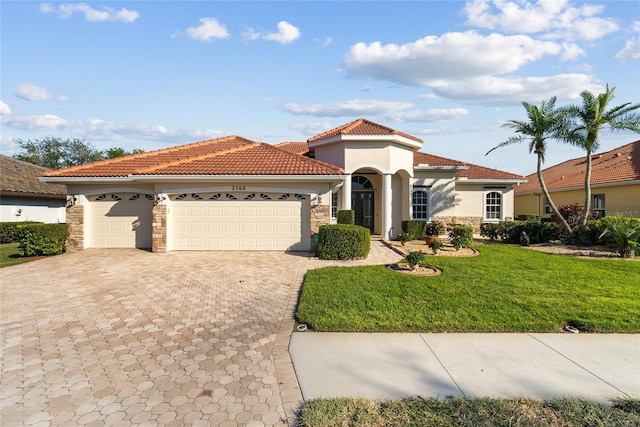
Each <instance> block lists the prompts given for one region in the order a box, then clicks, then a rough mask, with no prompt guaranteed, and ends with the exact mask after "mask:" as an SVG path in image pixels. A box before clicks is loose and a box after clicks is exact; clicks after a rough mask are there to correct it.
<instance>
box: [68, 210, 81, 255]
mask: <svg viewBox="0 0 640 427" xmlns="http://www.w3.org/2000/svg"><path fill="white" fill-rule="evenodd" d="M67 229H68V230H69V237H68V238H67V251H68V252H74V251H79V250H81V249H84V206H82V205H73V206H67Z"/></svg>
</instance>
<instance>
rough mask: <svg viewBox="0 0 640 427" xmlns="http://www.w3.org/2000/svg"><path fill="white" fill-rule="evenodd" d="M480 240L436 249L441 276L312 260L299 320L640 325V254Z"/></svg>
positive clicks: (475, 327)
mask: <svg viewBox="0 0 640 427" xmlns="http://www.w3.org/2000/svg"><path fill="white" fill-rule="evenodd" d="M478 249H479V251H480V255H479V256H477V257H472V258H446V257H429V258H427V260H428V262H429V263H430V264H431V265H433V266H435V267H438V268H439V269H441V270H442V274H441V275H440V276H435V277H416V276H409V275H405V274H398V273H394V272H391V271H388V270H387V269H385V267H384V266H382V265H378V266H366V267H326V268H321V269H318V270H311V271H309V272H307V275H306V277H305V281H304V285H303V288H302V292H301V295H300V301H299V304H298V309H297V313H296V316H297V320H298V321H299V322H301V323H306V324H307V325H309V326H310V327H311V328H313V329H315V330H317V331H349V332H357V331H369V332H382V331H387V332H418V331H419V332H427V331H432V332H559V331H560V330H561V329H562V327H563V326H565V325H571V326H574V327H577V328H578V329H580V330H582V331H587V332H608V333H611V332H636V333H637V332H640V304H638V301H640V262H637V261H624V260H617V259H616V260H609V259H606V260H605V259H585V258H574V257H567V256H562V255H554V254H546V253H540V252H536V251H531V250H528V249H523V248H520V247H514V246H506V245H482V246H479V247H478Z"/></svg>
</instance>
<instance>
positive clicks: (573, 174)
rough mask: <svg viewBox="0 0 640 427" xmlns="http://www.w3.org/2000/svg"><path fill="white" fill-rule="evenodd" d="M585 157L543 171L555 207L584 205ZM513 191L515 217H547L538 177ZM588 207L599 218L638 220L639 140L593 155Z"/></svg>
mask: <svg viewBox="0 0 640 427" xmlns="http://www.w3.org/2000/svg"><path fill="white" fill-rule="evenodd" d="M585 162H586V156H585V157H578V158H577V159H571V160H567V161H566V162H563V163H560V164H558V165H556V166H552V167H550V168H547V169H545V170H543V171H542V177H543V178H544V182H545V184H546V186H547V189H548V190H549V194H550V195H551V198H552V199H553V202H554V203H555V204H556V206H558V207H559V206H562V205H568V204H575V203H578V204H580V205H584V177H585V172H586V170H585V166H586V164H585ZM527 180H528V182H527V183H526V184H523V185H521V186H519V187H518V188H516V190H515V192H516V194H515V195H516V202H515V203H516V206H515V212H516V215H521V214H535V215H540V216H549V215H550V214H551V207H550V206H549V202H548V200H546V198H545V197H544V194H542V190H541V189H540V183H539V182H538V176H537V174H535V173H533V174H531V175H529V176H528V177H527ZM590 182H591V197H592V199H591V207H592V209H593V211H594V212H595V213H597V214H599V215H600V216H604V215H622V216H630V217H636V218H637V217H640V140H638V141H635V142H632V143H630V144H627V145H623V146H622V147H618V148H616V149H613V150H611V151H607V152H606V153H596V154H593V155H592V165H591V180H590Z"/></svg>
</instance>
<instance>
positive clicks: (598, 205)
mask: <svg viewBox="0 0 640 427" xmlns="http://www.w3.org/2000/svg"><path fill="white" fill-rule="evenodd" d="M591 209H592V210H593V212H594V213H595V214H596V215H597V216H598V218H602V217H603V216H604V211H605V208H604V194H594V195H593V201H592V202H591Z"/></svg>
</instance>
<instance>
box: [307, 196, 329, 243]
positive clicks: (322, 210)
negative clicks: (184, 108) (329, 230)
mask: <svg viewBox="0 0 640 427" xmlns="http://www.w3.org/2000/svg"><path fill="white" fill-rule="evenodd" d="M310 216H311V224H310V232H311V235H312V236H313V235H314V234H316V233H317V232H318V231H320V226H321V225H325V224H330V223H331V209H330V208H329V205H317V206H311V210H310ZM311 250H312V251H314V250H315V245H314V244H313V242H311Z"/></svg>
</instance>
